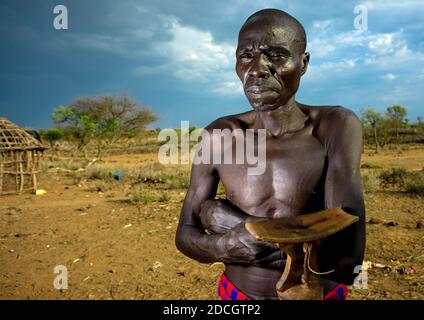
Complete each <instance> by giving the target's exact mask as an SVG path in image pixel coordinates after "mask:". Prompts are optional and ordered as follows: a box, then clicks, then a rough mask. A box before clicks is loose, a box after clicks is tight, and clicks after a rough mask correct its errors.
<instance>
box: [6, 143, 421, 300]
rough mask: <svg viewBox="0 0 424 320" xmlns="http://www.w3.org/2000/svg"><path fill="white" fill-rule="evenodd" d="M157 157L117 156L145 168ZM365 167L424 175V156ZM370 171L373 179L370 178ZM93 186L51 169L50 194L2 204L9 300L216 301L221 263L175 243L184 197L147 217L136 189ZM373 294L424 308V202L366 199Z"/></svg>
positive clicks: (45, 184)
mask: <svg viewBox="0 0 424 320" xmlns="http://www.w3.org/2000/svg"><path fill="white" fill-rule="evenodd" d="M154 159H155V155H154V154H150V155H143V154H141V155H136V154H132V155H128V156H127V155H120V156H113V157H108V158H107V159H106V162H107V163H111V164H114V165H122V166H127V167H136V166H139V165H141V164H145V163H149V162H154V161H155V160H154ZM362 161H363V163H372V164H376V165H379V166H381V167H383V168H390V167H405V168H406V169H408V170H420V169H421V168H422V166H423V163H424V147H423V146H421V147H416V148H410V149H409V150H403V151H402V152H401V153H399V152H398V151H385V152H382V153H379V154H378V155H372V154H371V153H370V152H368V151H367V152H365V154H364V156H363V160H362ZM364 171H367V170H364ZM94 185H95V182H94V181H90V180H88V181H82V182H80V183H75V179H74V178H73V177H71V176H69V175H68V174H66V173H64V172H61V171H57V170H55V169H49V170H48V171H47V172H46V173H44V174H43V175H42V176H41V179H40V186H39V187H40V188H41V189H44V190H46V191H47V193H46V194H45V195H42V196H36V195H33V194H24V195H11V196H2V197H0V299H217V295H216V281H217V278H218V277H219V275H220V274H221V272H222V270H223V266H222V264H219V263H218V264H200V263H198V262H196V261H193V260H190V259H189V258H187V257H185V256H184V255H182V254H181V253H180V252H179V251H178V250H177V249H176V247H175V244H174V236H175V230H176V226H177V222H178V217H179V213H180V209H181V204H182V200H183V198H184V194H185V190H184V189H172V190H162V191H161V192H166V194H167V196H168V197H167V201H165V202H151V203H148V204H146V205H144V206H143V207H141V208H140V210H138V209H137V208H136V207H135V206H134V205H132V204H131V203H129V202H128V201H127V194H128V189H129V185H128V184H127V182H126V181H125V177H124V179H123V180H122V181H119V182H117V183H116V185H115V187H114V188H112V189H111V190H108V191H106V192H97V191H93V188H94ZM366 208H367V220H369V219H370V218H382V219H384V220H385V221H392V220H393V221H395V222H397V223H398V224H397V225H396V223H395V225H394V226H390V225H387V224H371V223H367V249H366V257H365V260H366V261H371V262H372V265H371V266H372V267H371V268H370V269H368V288H366V289H365V288H363V289H355V288H353V287H352V288H351V289H352V290H351V293H350V299H424V232H423V230H424V229H422V228H421V229H419V228H417V223H418V222H419V221H424V199H423V198H422V197H419V196H414V195H409V194H405V193H401V192H395V191H391V192H390V191H379V192H376V193H373V194H369V195H366ZM57 265H64V266H66V267H67V269H68V277H69V278H68V289H67V290H57V289H55V288H54V286H53V281H54V279H55V277H56V276H57V274H55V273H54V267H55V266H57Z"/></svg>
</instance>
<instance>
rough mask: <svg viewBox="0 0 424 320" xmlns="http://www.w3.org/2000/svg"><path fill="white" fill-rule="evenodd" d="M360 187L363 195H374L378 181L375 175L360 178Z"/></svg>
mask: <svg viewBox="0 0 424 320" xmlns="http://www.w3.org/2000/svg"><path fill="white" fill-rule="evenodd" d="M362 187H363V189H364V191H365V193H374V192H376V191H377V190H378V187H379V180H378V177H377V176H376V175H375V174H369V175H363V176H362Z"/></svg>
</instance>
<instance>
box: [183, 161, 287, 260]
mask: <svg viewBox="0 0 424 320" xmlns="http://www.w3.org/2000/svg"><path fill="white" fill-rule="evenodd" d="M218 182H219V176H218V173H217V171H216V169H215V168H214V166H213V165H210V164H203V163H200V164H193V166H192V171H191V179H190V186H189V189H188V191H187V195H186V198H185V200H184V203H183V207H182V210H181V216H180V221H179V225H178V228H177V234H176V239H175V242H176V246H177V248H178V249H179V250H180V251H181V252H182V253H184V254H185V255H186V256H188V257H190V258H192V259H195V260H197V261H199V262H203V263H210V262H216V261H219V262H224V263H235V264H253V265H268V264H269V263H271V262H273V261H275V260H277V259H281V254H280V253H279V250H278V249H277V247H276V246H275V245H273V244H268V243H265V242H260V241H257V240H256V239H255V238H254V237H253V236H252V235H250V233H249V232H248V231H247V230H246V229H245V227H244V222H245V219H244V217H243V213H241V212H240V213H238V212H236V211H234V209H233V208H231V209H230V208H229V207H227V206H224V205H223V206H221V209H222V210H223V212H222V214H223V215H225V213H226V211H225V210H227V209H228V217H229V218H228V228H226V227H224V229H228V231H227V232H225V233H220V234H207V233H206V231H205V227H204V226H203V224H202V221H201V216H200V214H201V212H202V207H203V209H204V210H203V211H208V210H207V209H208V208H209V207H210V206H211V205H216V203H215V204H214V203H213V202H211V201H207V200H211V199H214V198H215V195H216V190H217V186H218ZM204 204H205V206H203V205H204ZM204 218H205V217H204ZM237 222H239V223H238V224H237V225H236V226H235V227H233V225H234V224H236V223H237ZM209 225H213V221H212V222H211V223H210V224H209ZM220 225H221V228H222V226H223V224H222V223H221V224H220ZM217 227H218V226H217ZM230 227H233V228H231V229H230Z"/></svg>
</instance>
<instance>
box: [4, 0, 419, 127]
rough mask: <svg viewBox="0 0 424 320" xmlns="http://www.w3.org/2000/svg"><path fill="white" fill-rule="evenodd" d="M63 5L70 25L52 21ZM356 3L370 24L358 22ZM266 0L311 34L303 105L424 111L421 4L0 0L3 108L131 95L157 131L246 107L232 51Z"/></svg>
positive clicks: (35, 112) (41, 118)
mask: <svg viewBox="0 0 424 320" xmlns="http://www.w3.org/2000/svg"><path fill="white" fill-rule="evenodd" d="M58 4H63V5H65V6H66V7H67V9H68V30H56V29H54V27H53V20H54V17H55V14H54V13H53V8H54V7H55V5H58ZM358 5H362V7H361V8H364V6H365V7H366V8H367V10H368V29H367V30H362V29H357V28H355V27H354V20H355V17H357V15H358V14H357V13H355V9H354V8H355V7H356V6H358ZM267 7H273V8H279V9H282V10H285V11H287V12H288V13H290V14H292V15H293V16H295V17H296V18H297V19H298V20H300V21H301V23H302V24H303V25H304V27H305V29H306V32H307V35H308V48H307V50H308V51H309V52H310V53H311V62H310V67H309V70H308V72H307V74H306V75H305V76H304V78H303V80H302V85H301V88H300V90H299V92H298V94H297V98H298V101H300V102H303V103H307V104H312V105H322V104H333V105H343V106H345V107H348V108H350V109H352V110H354V111H355V112H356V113H358V114H359V112H360V110H361V108H364V107H366V106H369V105H370V106H373V107H375V108H376V109H377V110H379V111H384V110H385V108H386V107H387V106H390V105H394V104H401V105H403V106H405V107H407V108H408V111H409V118H410V120H411V121H415V119H416V117H418V116H421V117H424V111H423V108H422V101H424V20H423V18H422V17H423V16H424V1H422V0H404V1H402V0H394V1H391V0H375V1H360V0H358V1H340V0H323V1H312V0H306V1H300V0H284V1H274V0H272V1H271V0H269V1H265V0H256V1H249V0H231V1H228V0H215V1H201V0H185V1H175V0H174V1H172V0H149V1H147V0H138V1H137V0H122V1H113V0H72V1H71V0H32V1H29V0H27V1H23V0H1V1H0V46H1V50H0V116H3V117H7V118H9V119H11V120H12V121H14V122H16V123H17V124H19V125H21V126H28V127H34V128H42V127H49V126H51V125H52V122H51V120H50V115H51V112H52V110H53V109H54V108H55V107H57V106H58V105H63V104H65V105H66V104H67V103H69V102H71V101H72V99H73V98H74V97H76V96H84V95H90V96H91V95H99V94H104V93H113V94H117V93H124V92H125V93H128V94H129V95H130V96H132V97H133V98H134V99H135V100H137V101H138V102H139V103H141V104H143V105H146V106H150V107H151V108H152V109H153V110H154V111H155V112H156V113H157V114H158V115H159V117H160V120H158V121H157V122H156V123H154V124H152V126H151V127H152V128H156V127H178V126H179V125H180V121H181V120H188V121H190V123H191V124H193V125H198V126H204V125H206V124H208V123H209V122H211V121H212V120H214V119H215V118H217V117H220V116H223V115H228V114H233V113H239V112H242V111H245V110H248V109H249V108H250V107H249V105H248V103H247V100H246V98H245V97H244V95H243V92H242V90H241V87H240V84H239V80H238V78H237V77H236V74H235V71H234V64H235V57H234V51H235V47H236V45H237V43H236V41H237V35H238V31H239V29H240V27H241V25H242V24H243V22H244V21H245V19H246V18H247V17H248V16H249V15H250V14H252V13H253V12H255V11H257V10H259V9H263V8H267Z"/></svg>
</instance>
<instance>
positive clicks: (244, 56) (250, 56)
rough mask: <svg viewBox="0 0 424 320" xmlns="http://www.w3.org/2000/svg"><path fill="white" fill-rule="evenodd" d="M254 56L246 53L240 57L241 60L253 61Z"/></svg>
mask: <svg viewBox="0 0 424 320" xmlns="http://www.w3.org/2000/svg"><path fill="white" fill-rule="evenodd" d="M252 57H253V55H252V54H251V53H250V52H244V53H242V54H241V55H240V59H252Z"/></svg>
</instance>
